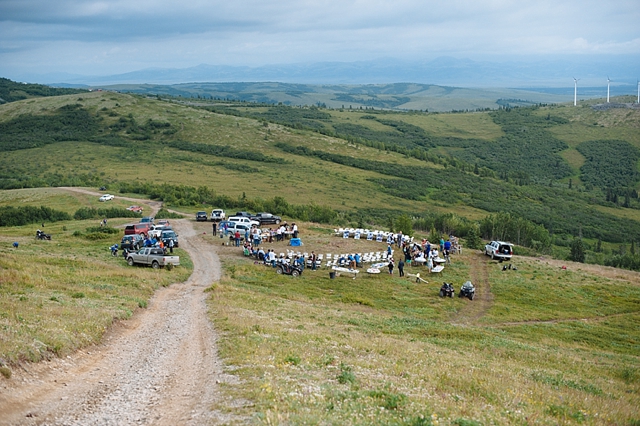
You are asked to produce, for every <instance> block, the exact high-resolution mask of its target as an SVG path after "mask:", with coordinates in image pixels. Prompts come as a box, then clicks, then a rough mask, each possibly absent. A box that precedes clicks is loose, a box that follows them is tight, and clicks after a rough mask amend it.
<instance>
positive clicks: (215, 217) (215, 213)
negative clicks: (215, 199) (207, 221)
mask: <svg viewBox="0 0 640 426" xmlns="http://www.w3.org/2000/svg"><path fill="white" fill-rule="evenodd" d="M225 217H226V216H225V214H224V210H222V209H213V210H211V221H212V222H220V221H221V220H224V218H225Z"/></svg>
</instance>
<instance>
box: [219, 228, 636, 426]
mask: <svg viewBox="0 0 640 426" xmlns="http://www.w3.org/2000/svg"><path fill="white" fill-rule="evenodd" d="M316 232H318V231H316V230H313V229H305V228H303V233H302V235H303V240H304V241H305V246H304V250H305V251H308V252H310V251H311V250H314V249H315V250H316V252H318V251H321V252H322V253H325V252H333V253H335V252H348V251H350V250H363V251H364V250H366V251H369V250H368V249H370V250H375V249H378V250H380V249H381V248H383V247H381V246H376V243H367V242H359V243H358V244H357V245H354V244H355V243H354V242H345V241H343V240H342V239H341V238H337V237H332V236H326V234H325V233H319V234H316ZM367 245H368V246H369V247H367ZM223 250H224V253H223V259H224V263H225V267H226V268H225V269H226V271H227V273H226V275H225V277H224V278H223V279H222V280H221V282H220V283H219V284H216V285H214V286H213V287H212V288H211V301H210V306H211V318H212V320H213V321H214V323H215V324H216V327H217V328H218V330H220V332H221V333H222V338H221V340H220V342H219V345H220V350H221V355H222V356H223V357H224V359H225V363H226V368H227V370H228V371H229V372H231V373H232V374H235V375H237V376H239V378H240V379H241V380H240V384H237V385H233V384H229V385H225V388H224V391H225V394H226V399H224V400H223V401H221V403H220V406H219V407H217V408H219V409H222V410H224V409H225V406H226V404H228V403H229V402H230V401H231V400H232V399H237V398H240V399H241V400H245V401H246V403H245V404H244V407H243V408H241V409H240V411H241V412H242V413H243V414H245V415H247V416H252V417H253V419H254V420H256V421H257V422H258V423H264V424H354V425H358V424H361V425H365V424H397V425H437V424H441V425H482V424H501V425H502V424H504V425H520V424H548V425H555V424H564V425H571V424H576V425H577V424H590V425H610V424H616V425H618V424H619V425H636V424H639V423H640V414H639V412H638V409H637V407H638V406H639V404H640V393H639V392H640V358H639V357H638V354H639V353H640V352H639V350H640V331H639V330H640V327H638V326H639V325H640V309H639V308H640V286H638V282H639V280H638V278H639V277H638V275H637V274H636V275H634V276H633V278H632V279H631V280H630V279H628V278H627V279H620V278H608V277H607V274H604V275H599V274H597V273H596V274H594V273H589V272H585V271H583V270H581V269H580V266H578V265H574V264H570V265H569V267H568V269H567V270H563V269H561V268H559V267H558V266H553V265H548V264H546V263H544V262H540V261H538V260H536V259H527V258H518V259H515V260H514V261H513V264H514V265H516V266H517V268H518V269H517V270H513V269H512V270H507V271H505V272H503V271H502V265H500V264H497V263H495V262H492V261H490V260H488V258H485V257H484V256H482V255H481V254H480V253H478V252H473V251H469V250H467V251H465V252H464V253H463V255H456V256H455V257H454V260H453V264H452V265H451V267H448V268H446V269H445V271H444V272H443V273H442V275H441V276H437V277H431V276H428V274H425V273H424V269H422V268H408V271H409V272H415V271H417V270H419V271H420V272H422V273H423V274H422V275H423V277H425V278H427V280H429V281H430V283H429V284H424V283H420V284H416V283H415V282H414V281H413V280H411V279H406V278H400V277H398V275H393V276H389V275H388V274H380V275H379V276H371V275H367V274H364V273H361V274H360V275H361V276H359V277H358V278H357V279H356V280H352V279H349V278H346V277H338V278H336V279H333V280H332V279H329V276H328V272H327V270H326V269H322V270H319V271H316V272H313V271H309V270H305V271H304V273H303V275H302V277H300V278H298V279H293V278H292V277H290V276H277V275H276V274H275V273H274V271H273V270H272V269H271V268H268V267H265V266H262V265H254V264H253V262H248V261H247V260H246V259H243V258H242V257H241V256H240V253H239V251H237V250H234V249H232V248H224V249H223ZM278 251H284V247H283V248H280V249H279V248H278V247H277V246H276V252H278ZM361 272H364V271H361ZM474 277H477V280H478V281H476V279H475V278H474ZM470 278H471V279H474V282H475V284H476V286H477V287H478V291H479V295H478V296H479V297H477V298H476V299H475V300H474V301H469V300H467V299H459V298H457V297H455V298H453V299H441V298H439V297H438V291H439V288H440V285H441V283H442V281H443V280H446V281H451V282H453V283H454V284H455V286H456V289H458V288H459V286H460V284H461V283H462V282H464V281H466V280H467V279H470ZM237 410H238V409H237V408H234V409H232V411H234V412H236V413H237Z"/></svg>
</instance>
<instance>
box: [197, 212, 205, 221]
mask: <svg viewBox="0 0 640 426" xmlns="http://www.w3.org/2000/svg"><path fill="white" fill-rule="evenodd" d="M207 219H208V217H207V212H198V213H196V220H197V221H198V222H202V221H204V222H206V221H207Z"/></svg>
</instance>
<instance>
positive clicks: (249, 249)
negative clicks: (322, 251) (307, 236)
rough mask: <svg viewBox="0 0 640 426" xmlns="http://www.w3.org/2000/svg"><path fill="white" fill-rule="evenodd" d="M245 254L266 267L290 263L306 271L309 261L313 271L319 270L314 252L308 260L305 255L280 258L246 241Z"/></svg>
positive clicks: (282, 255) (271, 250)
mask: <svg viewBox="0 0 640 426" xmlns="http://www.w3.org/2000/svg"><path fill="white" fill-rule="evenodd" d="M243 252H244V255H245V256H252V257H255V258H256V261H257V262H262V263H264V264H265V265H270V266H272V267H274V268H275V267H276V266H277V265H278V264H279V263H288V264H291V265H294V266H297V267H299V268H300V269H304V268H305V266H306V264H307V261H309V262H310V263H311V270H313V271H315V270H316V269H317V260H318V257H317V255H316V254H315V252H313V251H312V252H311V254H310V255H309V257H308V258H307V257H305V255H304V254H300V255H296V256H294V257H293V258H290V257H289V256H288V255H287V256H285V255H284V254H281V255H280V256H279V257H278V256H276V253H275V252H274V251H273V249H267V251H265V250H264V249H263V248H262V247H259V246H254V245H252V244H251V242H250V241H245V243H244V245H243Z"/></svg>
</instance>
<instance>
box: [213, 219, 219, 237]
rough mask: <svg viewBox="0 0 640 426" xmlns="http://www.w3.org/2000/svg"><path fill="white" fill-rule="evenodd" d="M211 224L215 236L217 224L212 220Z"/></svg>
mask: <svg viewBox="0 0 640 426" xmlns="http://www.w3.org/2000/svg"><path fill="white" fill-rule="evenodd" d="M212 226H213V236H214V237H215V236H216V235H218V230H217V229H216V228H217V224H216V222H215V221H214V222H213V225H212Z"/></svg>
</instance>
